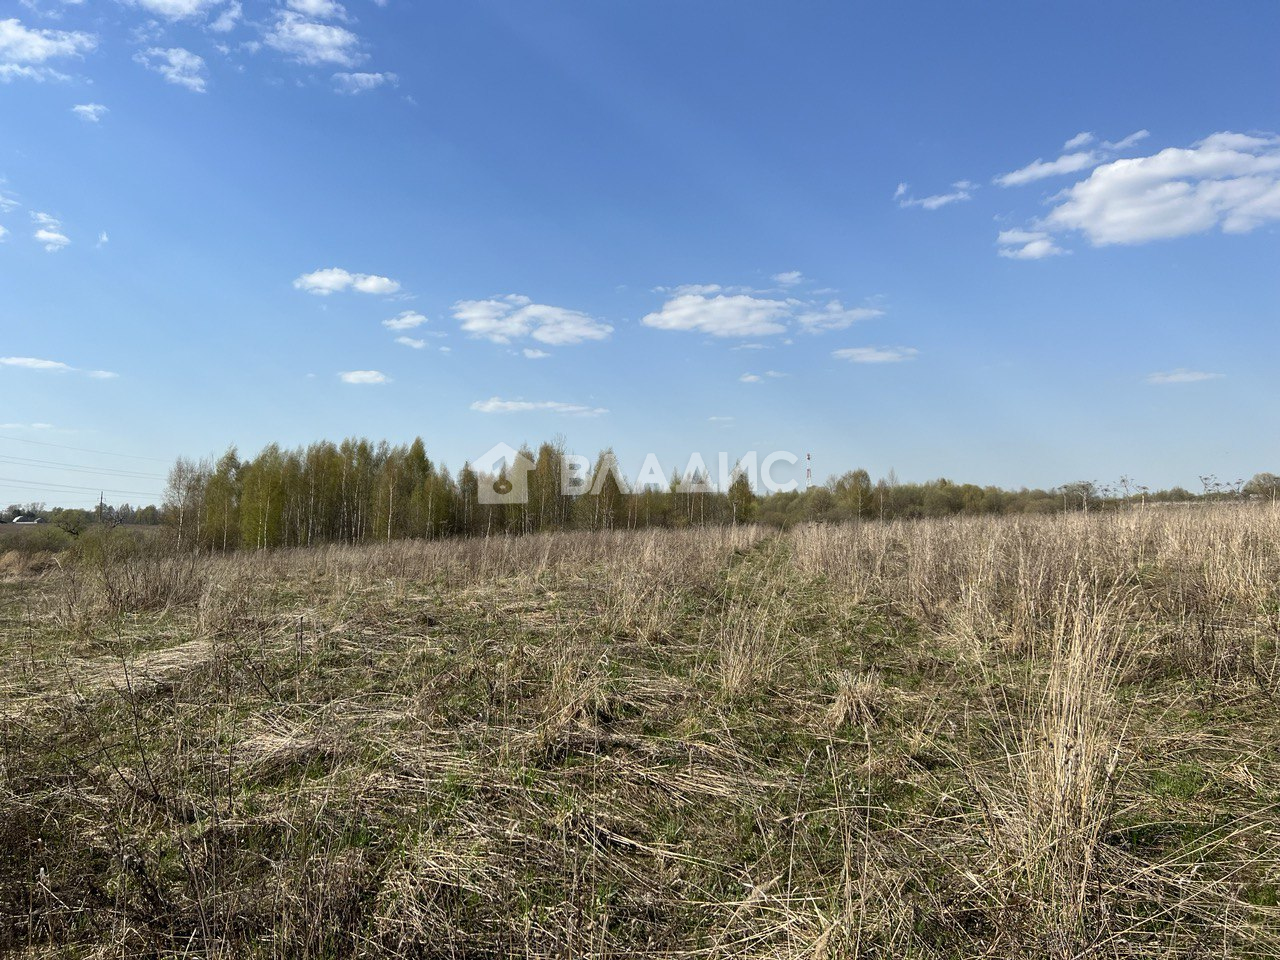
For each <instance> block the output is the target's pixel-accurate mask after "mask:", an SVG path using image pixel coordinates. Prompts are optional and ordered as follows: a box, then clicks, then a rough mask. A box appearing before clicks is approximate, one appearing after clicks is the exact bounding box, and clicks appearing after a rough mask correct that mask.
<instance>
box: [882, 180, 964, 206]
mask: <svg viewBox="0 0 1280 960" xmlns="http://www.w3.org/2000/svg"><path fill="white" fill-rule="evenodd" d="M976 189H978V186H977V184H975V183H973V182H972V181H970V180H957V181H956V182H955V183H953V184H952V185H951V192H950V193H935V194H933V195H932V196H928V197H913V196H912V195H911V187H910V185H909V184H906V183H900V184H898V189H897V190H895V191H894V192H893V198H894V199H895V200H897V201H898V206H900V207H920V208H921V209H924V210H937V209H939V208H940V207H945V206H947V205H948V204H952V203H959V202H960V201H962V200H969V199H972V197H973V191H974V190H976Z"/></svg>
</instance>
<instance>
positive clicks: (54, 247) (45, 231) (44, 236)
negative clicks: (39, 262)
mask: <svg viewBox="0 0 1280 960" xmlns="http://www.w3.org/2000/svg"><path fill="white" fill-rule="evenodd" d="M31 220H32V221H33V222H34V223H35V225H36V229H35V232H34V233H33V234H32V237H34V238H35V241H36V243H38V244H40V245H41V246H43V247H44V248H45V250H47V251H48V252H49V253H57V252H58V251H59V250H62V249H64V248H65V247H68V246H70V245H71V238H70V237H68V236H67V235H66V234H65V233H63V232H62V221H61V220H59V219H58V218H57V217H53V216H50V215H49V214H47V213H41V212H39V211H35V210H33V211H32V212H31Z"/></svg>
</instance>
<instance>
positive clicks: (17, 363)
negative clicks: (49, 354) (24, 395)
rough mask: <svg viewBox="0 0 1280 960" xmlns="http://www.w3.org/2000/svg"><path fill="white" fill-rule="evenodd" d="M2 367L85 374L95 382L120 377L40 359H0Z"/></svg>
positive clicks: (106, 372) (102, 371) (115, 374)
mask: <svg viewBox="0 0 1280 960" xmlns="http://www.w3.org/2000/svg"><path fill="white" fill-rule="evenodd" d="M0 366H2V367H19V368H21V369H23V370H38V371H40V372H41V373H83V374H85V375H86V376H89V377H93V378H94V379H95V380H114V379H115V378H116V377H118V376H119V374H118V373H112V372H111V371H110V370H81V369H79V368H78V367H73V366H71V365H70V364H68V363H63V362H62V361H60V360H42V359H40V358H38V357H0Z"/></svg>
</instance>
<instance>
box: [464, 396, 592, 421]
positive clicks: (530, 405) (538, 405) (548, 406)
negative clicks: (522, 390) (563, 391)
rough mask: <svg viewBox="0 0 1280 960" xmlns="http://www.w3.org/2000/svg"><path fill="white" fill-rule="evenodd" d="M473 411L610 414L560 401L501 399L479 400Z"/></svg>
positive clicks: (581, 415) (472, 406)
mask: <svg viewBox="0 0 1280 960" xmlns="http://www.w3.org/2000/svg"><path fill="white" fill-rule="evenodd" d="M471 409H472V410H475V411H477V412H478V413H532V412H536V411H546V412H548V413H561V414H565V415H566V416H573V417H598V416H601V415H602V414H606V413H608V412H609V411H608V410H606V409H605V408H604V407H588V406H584V405H583V404H580V403H561V402H560V401H558V400H503V399H501V398H499V397H490V398H489V399H488V400H477V401H476V402H475V403H473V404H471Z"/></svg>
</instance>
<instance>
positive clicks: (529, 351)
mask: <svg viewBox="0 0 1280 960" xmlns="http://www.w3.org/2000/svg"><path fill="white" fill-rule="evenodd" d="M520 352H521V353H523V354H524V355H525V359H527V360H545V359H546V358H547V357H549V356H551V354H549V353H547V351H545V350H539V349H537V348H536V347H525V348H524V349H523V350H522V351H520Z"/></svg>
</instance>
